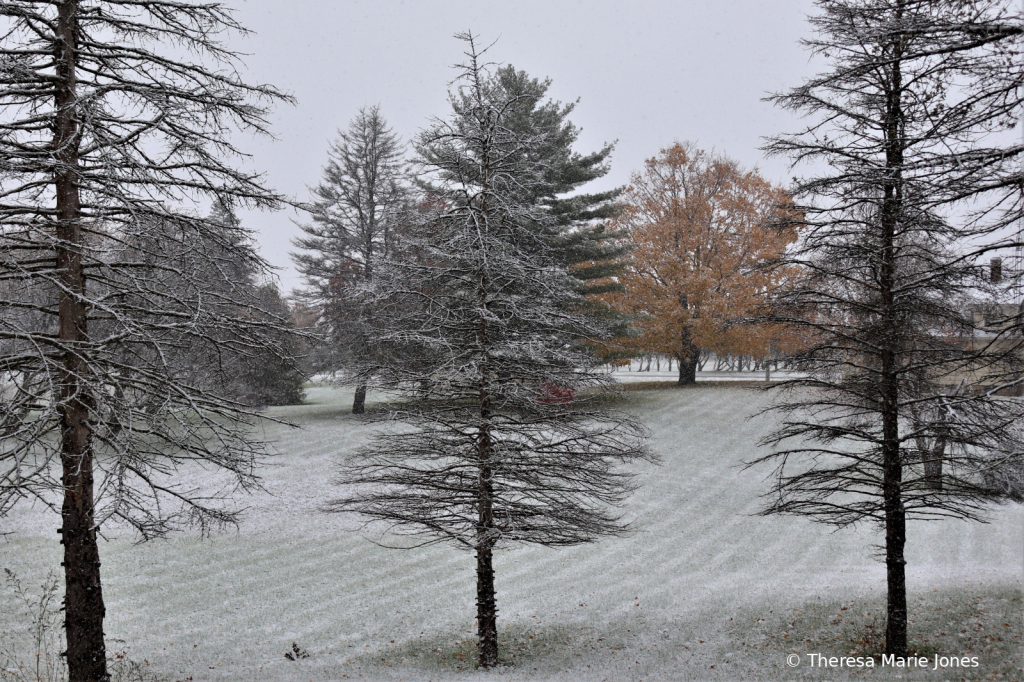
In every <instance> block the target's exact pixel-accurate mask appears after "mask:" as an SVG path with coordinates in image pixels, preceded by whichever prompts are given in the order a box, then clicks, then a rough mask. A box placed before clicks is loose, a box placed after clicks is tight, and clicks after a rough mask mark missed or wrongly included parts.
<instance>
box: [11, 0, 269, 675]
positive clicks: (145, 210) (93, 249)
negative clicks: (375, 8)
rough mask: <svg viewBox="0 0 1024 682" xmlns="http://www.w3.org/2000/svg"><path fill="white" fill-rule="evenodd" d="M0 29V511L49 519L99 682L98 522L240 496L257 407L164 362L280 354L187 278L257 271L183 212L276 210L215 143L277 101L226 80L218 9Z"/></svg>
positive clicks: (214, 228)
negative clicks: (26, 505) (208, 202)
mask: <svg viewBox="0 0 1024 682" xmlns="http://www.w3.org/2000/svg"><path fill="white" fill-rule="evenodd" d="M0 16H2V17H3V19H4V29H3V30H4V34H3V42H2V46H0V103H2V106H0V226H2V227H0V230H2V232H0V287H2V288H3V290H4V296H2V297H0V306H2V307H0V311H2V312H0V391H2V392H3V401H2V403H0V431H2V432H3V434H4V438H3V441H2V445H0V511H6V510H8V509H9V508H10V507H11V505H12V504H14V503H16V502H18V501H19V500H22V499H25V498H35V499H37V500H41V501H42V502H43V503H45V504H47V505H50V506H51V507H52V508H53V509H54V510H55V511H58V510H59V513H60V515H61V519H62V525H61V529H60V533H61V537H62V541H61V542H62V544H63V546H64V562H63V566H64V577H65V586H66V599H65V609H66V621H65V628H66V634H67V663H68V670H69V675H70V679H71V680H72V682H86V681H88V682H96V681H100V680H105V679H107V677H108V674H107V669H106V660H105V646H104V641H103V617H104V603H103V596H102V586H101V581H100V570H99V569H100V562H99V550H98V546H97V542H96V535H97V532H98V529H99V527H100V525H101V524H103V523H105V522H110V521H120V522H123V523H127V524H130V525H132V526H134V527H135V528H137V529H138V530H139V531H140V532H141V533H142V534H143V536H144V537H151V536H153V535H158V534H160V533H163V532H165V531H167V530H169V529H171V528H173V527H175V526H176V525H178V524H180V523H187V522H196V523H199V524H200V525H201V526H202V527H204V528H205V527H208V526H209V524H211V523H221V522H225V521H230V520H231V518H232V512H231V510H230V508H226V507H225V506H224V505H222V504H220V502H219V501H218V498H220V497H223V494H226V493H229V492H230V491H231V489H232V486H229V487H228V488H227V489H225V490H222V491H220V493H221V494H218V493H217V492H213V493H209V492H208V493H207V494H206V495H203V494H200V493H196V492H195V491H192V490H190V489H188V488H186V487H183V486H180V485H177V484H176V483H175V478H174V473H175V471H176V469H177V468H178V467H179V466H181V465H184V464H187V463H190V462H196V461H201V462H204V463H205V464H207V465H213V466H215V467H218V468H220V469H222V470H224V471H226V472H227V473H229V474H230V476H231V477H232V479H233V480H234V487H238V486H241V487H250V486H252V485H254V484H255V483H256V478H255V475H254V471H253V466H254V463H255V461H256V459H257V457H258V455H259V452H260V446H259V443H257V442H255V441H253V440H252V438H251V437H250V435H248V434H249V432H248V429H247V428H246V426H247V424H249V423H251V422H252V421H253V420H254V419H255V418H256V415H255V413H253V412H250V411H248V410H246V409H245V408H244V406H243V405H241V404H239V403H237V402H234V401H233V400H231V399H230V398H228V397H225V396H223V395H218V394H217V393H216V392H215V391H213V390H210V389H208V388H207V387H205V386H202V385H197V384H196V383H194V382H193V381H192V378H191V377H190V376H189V375H188V374H187V373H183V372H182V371H181V365H180V364H177V363H175V362H172V361H171V359H172V357H173V356H175V355H177V354H178V353H179V351H180V350H181V348H182V346H183V344H192V343H196V344H205V343H210V342H213V341H214V340H216V342H217V343H221V344H225V347H226V348H228V349H230V350H231V351H232V352H236V353H238V354H240V355H246V354H249V355H251V354H252V352H253V349H256V348H264V347H266V348H271V349H273V348H275V347H278V344H277V342H276V341H275V336H274V334H269V333H267V332H270V331H276V330H278V329H280V328H281V327H282V323H281V321H280V320H279V319H278V318H277V317H276V316H275V315H274V314H273V313H271V312H270V311H267V315H266V316H262V317H260V318H259V321H254V318H253V317H252V316H249V315H246V314H243V312H242V311H243V310H244V308H245V306H247V305H249V304H250V302H251V304H252V305H253V306H256V307H259V305H260V304H259V302H258V301H256V300H253V299H252V297H245V296H243V297H242V298H241V299H239V298H237V297H234V296H232V294H231V292H227V291H224V290H223V289H222V290H219V291H211V290H209V289H208V288H206V287H204V285H203V281H204V280H203V279H202V278H201V277H194V275H196V274H197V272H198V271H199V270H200V269H202V268H209V267H221V266H225V267H231V268H235V267H241V268H242V269H244V270H246V271H248V272H260V271H263V270H265V268H266V264H265V263H264V262H263V261H262V260H261V259H260V258H259V257H258V256H257V255H256V253H255V252H254V251H253V249H252V244H251V240H250V239H249V238H248V235H247V234H245V232H244V230H243V229H242V228H241V227H240V226H238V225H225V224H223V223H222V222H220V221H217V220H215V219H212V218H210V217H205V218H204V217H199V215H198V211H197V210H196V209H197V208H198V207H197V204H196V202H197V200H199V199H202V198H203V197H206V198H215V199H217V200H219V201H221V202H224V203H225V204H230V203H242V204H246V205H250V206H257V207H262V208H274V207H277V206H278V205H279V203H280V199H279V197H278V196H276V195H275V194H273V193H272V192H270V191H268V190H267V189H266V188H264V187H263V186H262V185H261V184H260V181H259V178H258V177H256V176H253V175H251V174H249V173H247V172H243V171H240V170H237V162H238V161H239V157H240V156H241V155H240V152H239V151H238V150H237V149H236V148H235V147H234V146H233V145H232V144H231V142H230V141H229V138H228V135H227V131H228V130H229V129H231V128H240V129H242V130H246V131H248V132H251V133H256V134H267V130H266V121H265V115H266V109H265V107H264V106H263V104H260V102H263V103H269V102H272V101H273V100H280V99H287V98H285V97H283V96H282V95H281V93H279V92H278V91H277V90H275V89H273V88H272V87H269V86H250V85H246V84H245V83H243V82H242V81H240V80H239V79H238V76H237V71H236V70H235V69H234V68H233V66H234V63H235V62H234V59H235V55H234V54H233V53H232V52H231V51H229V50H228V49H226V48H225V47H224V46H223V44H222V43H221V42H220V39H221V36H222V34H223V33H224V32H226V31H237V32H243V33H244V29H243V28H242V27H240V26H239V25H238V24H237V23H236V22H235V21H234V20H233V19H232V17H231V15H230V14H229V13H228V12H227V11H226V10H225V9H224V8H222V7H221V6H220V5H218V4H193V3H190V2H178V1H176V0H141V1H137V0H108V1H103V2H99V1H95V2H94V1H90V0H64V1H61V2H57V1H43V0H39V1H32V0H5V1H3V2H0ZM167 45H170V46H172V48H171V49H169V50H167V51H165V52H160V51H159V50H160V49H161V48H162V47H164V46H167ZM203 63H205V64H206V65H203ZM188 207H193V208H192V209H191V210H189V208H188ZM164 279H168V280H173V281H174V282H175V283H177V284H181V285H182V286H175V287H171V288H164V287H163V286H162V285H161V282H162V280H164Z"/></svg>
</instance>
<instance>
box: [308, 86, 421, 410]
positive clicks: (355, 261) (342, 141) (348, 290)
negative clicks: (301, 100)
mask: <svg viewBox="0 0 1024 682" xmlns="http://www.w3.org/2000/svg"><path fill="white" fill-rule="evenodd" d="M402 154H403V145H402V144H401V142H400V141H399V139H398V137H397V136H395V134H394V133H393V132H392V131H391V130H390V129H389V128H388V126H387V122H386V121H385V120H384V117H383V116H381V113H380V108H379V107H376V106H375V107H370V108H369V109H362V110H360V111H359V114H358V115H357V116H356V117H355V118H354V119H353V120H352V121H351V123H349V127H348V130H346V131H343V132H339V133H338V139H337V140H336V141H335V142H334V144H332V145H331V148H330V150H329V151H328V162H327V166H325V167H324V172H323V180H322V181H321V182H320V184H319V185H317V186H316V187H314V188H312V190H311V191H312V193H313V195H314V200H313V202H312V203H311V204H310V205H309V206H308V207H307V210H309V212H310V215H311V216H312V219H313V222H312V223H310V224H307V225H300V226H299V227H300V228H302V230H303V232H305V233H306V236H304V237H301V238H299V239H296V240H295V246H297V247H298V248H299V249H301V251H299V252H297V253H294V254H292V258H293V259H294V261H295V265H296V268H297V269H298V271H299V272H300V273H301V274H302V275H303V277H304V278H305V280H306V288H305V289H304V290H302V291H300V292H298V299H299V300H300V301H301V303H302V305H303V306H304V307H306V308H308V309H311V310H315V311H316V312H317V321H316V326H315V329H316V330H317V332H318V333H319V334H320V337H321V343H320V344H318V346H317V347H316V349H315V351H314V356H313V370H314V371H317V372H330V373H332V374H333V373H335V372H339V371H340V372H342V373H343V374H344V376H345V377H347V379H348V380H349V381H352V382H353V383H355V384H356V393H355V399H354V402H353V405H352V412H353V413H355V414H360V413H362V412H363V409H364V404H365V400H366V384H367V381H368V380H369V379H370V378H371V377H372V376H373V375H374V374H375V373H376V372H377V371H378V369H379V367H378V364H379V363H377V361H376V359H375V358H374V357H373V355H372V352H371V344H370V341H369V339H368V338H367V335H368V334H371V333H372V332H371V325H372V311H371V310H368V309H366V308H363V307H361V306H360V304H359V303H358V302H357V296H356V294H355V291H356V290H357V289H358V288H359V287H360V286H362V285H364V284H367V283H369V282H370V281H371V280H372V279H373V276H374V271H375V269H376V266H377V263H378V262H380V261H382V260H383V259H385V258H387V256H388V254H389V252H390V251H391V250H392V249H393V248H394V246H395V240H396V239H397V236H398V235H397V233H398V231H399V230H400V229H401V224H402V222H403V221H404V220H405V215H406V213H407V212H408V202H409V196H408V190H407V188H406V186H405V182H404V178H403V176H404V174H405V169H404V163H403V160H402Z"/></svg>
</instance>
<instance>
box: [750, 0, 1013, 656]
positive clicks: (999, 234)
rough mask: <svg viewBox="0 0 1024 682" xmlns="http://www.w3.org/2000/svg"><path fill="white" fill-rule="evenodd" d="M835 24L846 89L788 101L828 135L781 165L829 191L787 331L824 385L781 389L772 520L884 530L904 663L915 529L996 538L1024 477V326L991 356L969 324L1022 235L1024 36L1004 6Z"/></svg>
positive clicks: (845, 7)
mask: <svg viewBox="0 0 1024 682" xmlns="http://www.w3.org/2000/svg"><path fill="white" fill-rule="evenodd" d="M818 5H819V7H820V9H821V14H820V15H819V16H817V17H815V18H814V19H812V23H813V24H814V26H815V28H816V30H817V37H816V38H815V39H813V40H809V41H807V45H808V46H809V47H810V48H811V49H812V50H814V51H815V52H817V53H819V54H822V55H824V56H825V57H826V58H828V59H829V60H830V63H831V65H832V69H831V70H830V71H828V72H826V73H824V74H822V75H820V76H817V77H815V78H813V79H811V80H810V81H808V82H806V83H805V84H804V85H802V86H800V87H798V88H795V89H793V90H792V91H790V92H788V93H786V94H781V95H776V96H775V97H773V99H774V100H775V102H776V103H777V104H779V105H781V106H784V107H787V108H791V109H794V110H798V111H801V112H803V113H805V114H808V115H809V116H810V118H811V123H810V124H809V125H808V127H807V128H806V129H805V130H803V131H802V132H800V133H799V134H796V135H792V136H786V137H779V138H776V139H774V140H772V141H771V143H770V145H769V147H768V149H769V151H770V152H772V153H775V154H787V155H790V156H791V157H792V158H793V159H794V162H802V161H808V162H812V163H813V164H814V165H813V168H814V169H815V170H820V174H819V175H815V176H812V177H804V178H801V179H799V180H798V181H797V184H796V187H795V194H796V196H797V197H798V199H799V203H800V204H801V205H800V206H799V208H800V210H801V211H802V212H803V214H804V216H805V217H806V219H805V221H804V224H803V228H802V236H801V241H800V243H799V246H798V248H797V249H796V250H794V251H793V252H792V253H791V254H790V256H789V257H788V258H787V259H786V260H785V263H784V265H786V266H787V267H791V268H793V269H794V270H796V271H797V272H799V273H802V276H801V277H799V278H797V280H796V281H795V282H794V284H793V286H792V288H791V289H789V290H788V292H786V293H784V294H783V295H782V296H780V297H779V299H778V300H777V301H776V303H777V305H778V308H777V309H776V312H775V315H774V316H773V318H772V319H774V321H776V322H783V323H785V324H789V325H792V326H794V327H795V328H796V329H797V331H798V332H799V333H800V334H801V336H802V338H803V339H804V340H805V343H806V346H805V347H804V348H803V350H801V351H800V352H799V353H797V355H796V356H795V358H794V363H793V364H795V366H796V367H797V368H798V369H801V370H804V371H806V372H807V373H808V376H807V378H806V379H795V380H790V381H786V382H783V386H784V393H783V396H782V397H781V398H780V399H779V401H778V403H777V404H776V406H775V409H776V410H779V411H781V413H782V415H783V420H782V425H781V426H780V428H779V429H778V430H777V431H776V432H775V433H774V434H773V435H772V436H771V437H770V438H768V439H767V440H766V444H767V445H771V446H774V447H775V448H776V449H775V450H774V451H773V452H772V453H770V454H768V455H765V456H764V457H763V458H761V459H760V460H758V461H760V462H774V463H775V464H776V466H777V469H776V477H775V485H774V487H773V489H772V493H771V495H770V499H771V501H770V503H769V505H768V507H767V509H766V510H765V513H786V514H798V515H802V516H808V517H810V518H812V519H815V520H817V521H821V522H824V523H829V524H833V525H836V526H840V527H841V526H848V525H852V524H856V523H860V522H872V523H875V524H877V525H878V526H879V527H880V528H881V529H883V531H884V535H885V541H884V552H885V563H886V569H887V589H888V610H887V629H886V645H885V647H886V652H887V653H889V654H893V655H896V656H906V655H907V651H908V649H907V602H906V581H905V564H906V560H905V557H904V551H903V550H904V544H905V542H906V520H907V519H908V518H923V519H935V518H948V517H952V518H962V519H975V520H977V519H981V518H983V516H984V510H985V508H986V505H987V504H988V503H990V502H994V501H998V500H1000V499H1005V496H1006V490H1005V489H1000V487H999V486H998V485H994V484H993V473H994V472H1002V471H1007V470H1008V469H1007V467H1009V469H1010V470H1012V469H1013V468H1015V467H1019V463H1020V461H1021V458H1022V452H1021V446H1020V439H1019V435H1020V431H1019V429H1020V425H1021V423H1022V421H1021V420H1022V417H1024V406H1022V404H1021V403H1020V401H1017V400H1013V399H1007V398H1002V397H1000V396H998V395H996V391H997V389H999V388H1000V387H1001V386H1003V385H1005V384H1006V383H1007V382H1008V381H1011V382H1012V381H1019V377H1020V376H1021V338H1020V327H1019V324H1018V326H1017V328H1016V331H1014V330H1012V329H1008V330H1007V331H1006V332H1005V333H1002V334H1000V335H998V338H992V337H991V336H990V335H986V334H983V333H982V331H983V330H980V329H979V328H978V327H977V326H976V325H975V323H974V320H973V319H972V317H971V315H969V314H968V311H967V308H968V307H969V302H970V301H971V299H973V298H976V297H978V296H980V295H982V294H983V293H984V291H985V289H986V287H987V284H986V282H985V277H984V276H983V275H984V274H985V273H984V272H983V270H982V268H980V267H978V265H977V258H978V256H979V255H980V254H982V253H984V252H986V251H988V250H991V249H993V248H1002V247H1005V246H1007V245H1011V244H1012V239H1010V240H1006V239H1003V234H1004V231H1005V228H1006V226H1007V225H1008V224H1009V223H1010V222H1012V220H1014V219H1015V217H1019V216H1020V209H1021V185H1020V171H1019V162H1020V158H1021V153H1022V151H1024V149H1022V147H1021V145H1020V144H1019V142H1010V143H1009V144H1004V145H998V144H997V143H999V142H1001V141H1005V140H1006V139H1007V138H1006V137H1005V136H1004V137H1003V138H1002V139H1000V136H999V135H998V134H997V133H999V131H1006V130H1009V129H1012V127H1013V125H1014V123H1015V121H1016V118H1015V117H1016V116H1018V115H1019V112H1020V107H1021V96H1022V92H1021V86H1022V83H1024V69H1022V66H1021V63H1020V60H1019V58H1018V57H1019V51H1020V36H1021V23H1020V17H1019V15H1017V14H1015V13H1014V11H1013V9H1012V8H1011V6H1010V4H1009V3H1007V2H1002V1H1001V0H985V1H982V2H960V1H958V0H948V1H941V2H935V1H934V0H821V1H820V2H819V3H818ZM1014 112H1016V113H1014ZM996 478H999V477H998V476H996Z"/></svg>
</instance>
